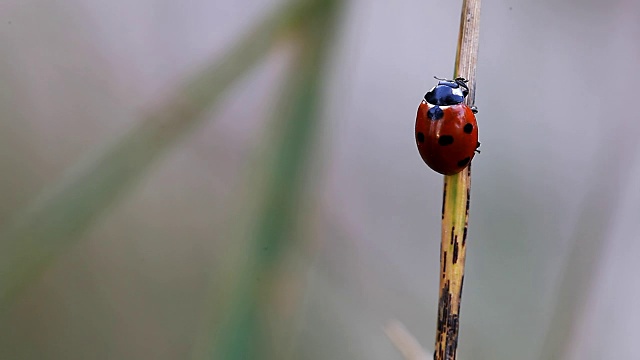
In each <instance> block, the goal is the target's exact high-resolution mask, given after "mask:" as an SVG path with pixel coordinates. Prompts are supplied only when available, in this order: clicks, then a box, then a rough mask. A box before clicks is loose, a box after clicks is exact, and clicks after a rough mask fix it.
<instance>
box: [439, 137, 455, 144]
mask: <svg viewBox="0 0 640 360" xmlns="http://www.w3.org/2000/svg"><path fill="white" fill-rule="evenodd" d="M438 144H440V145H442V146H447V145H451V144H453V136H451V135H440V138H438Z"/></svg>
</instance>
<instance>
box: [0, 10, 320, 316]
mask: <svg viewBox="0 0 640 360" xmlns="http://www.w3.org/2000/svg"><path fill="white" fill-rule="evenodd" d="M309 5H314V2H312V1H309V0H302V1H290V2H288V3H286V4H285V5H284V7H283V8H282V9H281V10H280V11H277V12H275V13H274V14H273V15H271V16H270V17H268V18H267V19H266V20H265V21H263V22H262V23H261V24H259V25H258V26H256V27H255V28H254V29H253V30H252V31H250V32H249V33H248V34H247V35H246V36H245V37H244V38H242V39H241V40H240V41H239V42H238V43H237V45H236V46H235V47H234V48H232V49H231V50H230V51H229V52H228V54H227V55H226V56H224V57H223V58H222V59H221V60H220V61H216V62H215V63H213V65H211V66H208V67H206V68H204V69H202V70H201V71H200V72H198V73H196V74H195V75H194V76H193V77H191V79H188V80H187V81H186V82H185V85H184V86H183V87H182V88H180V89H179V90H178V91H176V92H175V93H174V94H173V96H171V97H170V98H169V99H168V100H167V101H166V102H165V104H164V105H162V106H160V107H159V108H158V109H155V111H152V112H151V113H150V115H149V116H148V117H146V118H145V119H143V120H142V122H141V124H140V125H139V126H137V127H136V128H134V129H133V130H131V131H130V132H129V133H127V134H125V135H124V136H122V138H120V139H118V140H117V141H116V142H115V143H113V144H111V145H110V146H107V147H106V148H104V149H101V150H98V151H97V152H96V154H94V155H92V156H89V157H88V158H87V159H86V160H85V161H84V162H82V163H81V164H79V165H78V166H77V167H75V168H73V169H71V171H70V172H69V173H68V174H67V176H66V177H65V178H64V179H62V181H61V182H60V183H58V184H57V185H55V186H53V187H51V188H50V189H49V190H50V191H48V192H47V193H45V194H42V195H41V196H40V197H39V198H38V199H36V200H35V201H34V203H33V204H32V205H31V206H30V207H29V208H28V209H26V210H24V211H21V212H19V213H18V214H17V215H16V216H15V218H14V219H13V220H12V221H10V222H9V223H8V224H7V226H6V227H5V228H4V229H2V232H1V233H0V311H4V310H6V308H7V307H8V306H10V304H11V302H12V300H13V299H14V298H15V296H16V295H17V294H18V293H19V291H20V290H21V289H23V288H24V287H25V286H26V285H27V284H28V283H30V282H31V281H33V280H34V279H35V278H37V275H38V274H40V273H41V272H42V270H43V269H44V268H45V267H46V265H47V264H49V263H50V262H51V261H52V260H53V259H54V258H55V257H56V256H57V255H58V254H60V253H62V252H63V251H65V250H66V249H68V248H69V247H70V246H71V245H73V244H74V243H75V242H76V241H77V240H78V239H79V238H80V237H81V236H82V234H83V233H84V231H85V230H87V228H88V227H89V226H90V225H91V224H92V223H93V222H94V221H95V220H96V219H98V218H99V217H100V216H101V215H102V214H103V213H104V212H105V211H106V210H107V209H108V208H109V207H110V206H112V205H114V204H115V202H116V200H117V199H119V198H120V197H121V196H122V195H123V193H124V191H125V190H127V189H128V188H130V187H131V186H132V185H134V183H135V181H136V180H138V179H139V178H140V177H141V176H142V175H144V173H145V172H146V170H147V169H148V168H149V165H150V164H151V163H152V161H153V160H155V159H157V158H158V156H159V155H161V154H162V153H163V152H165V151H167V150H169V149H170V148H171V147H172V146H173V145H174V144H175V143H176V140H178V139H179V138H180V137H181V136H183V135H185V134H186V133H188V130H190V129H191V128H193V127H194V126H195V125H197V124H198V123H199V122H200V121H202V120H203V118H202V117H201V115H202V114H203V112H205V111H206V110H209V109H210V107H211V106H212V105H213V104H214V103H215V102H216V101H217V100H219V99H220V97H221V96H222V95H223V93H224V92H225V90H226V89H227V88H228V87H229V86H230V85H231V84H232V83H233V82H234V81H235V80H236V79H238V78H239V77H240V76H241V75H242V74H243V73H244V72H245V71H246V70H247V69H249V68H251V67H252V66H253V65H254V64H255V63H256V62H257V61H258V60H259V59H261V58H262V57H263V56H264V55H265V54H266V53H267V52H268V51H269V49H271V48H272V47H273V46H274V44H275V43H276V42H277V41H278V40H279V39H280V38H281V36H282V35H286V32H287V31H289V30H291V29H292V28H295V27H297V26H300V25H301V24H302V23H303V21H302V20H303V19H304V18H305V17H306V16H308V15H309V14H310V13H313V12H314V11H315V9H314V8H313V7H310V6H309Z"/></svg>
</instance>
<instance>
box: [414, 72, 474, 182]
mask: <svg viewBox="0 0 640 360" xmlns="http://www.w3.org/2000/svg"><path fill="white" fill-rule="evenodd" d="M436 79H438V78H436ZM438 80H439V82H438V85H436V86H435V87H433V89H431V90H429V92H428V93H427V94H426V95H425V96H424V100H422V102H421V103H420V106H419V107H418V115H417V117H416V143H417V145H418V151H419V152H420V156H422V160H424V162H425V163H427V165H429V167H430V168H431V169H433V170H434V171H437V172H439V173H440V174H443V175H453V174H457V173H459V172H460V171H462V170H463V169H464V168H466V167H467V165H469V163H470V162H471V160H472V159H473V156H474V155H475V153H476V151H477V149H478V147H479V146H480V143H479V142H478V124H477V123H476V116H475V113H476V112H477V111H476V110H475V108H473V109H472V108H470V107H468V106H467V105H465V104H464V103H463V101H464V98H465V97H466V96H467V95H468V94H469V87H468V86H467V80H465V79H464V78H461V77H459V78H456V79H454V80H446V79H438Z"/></svg>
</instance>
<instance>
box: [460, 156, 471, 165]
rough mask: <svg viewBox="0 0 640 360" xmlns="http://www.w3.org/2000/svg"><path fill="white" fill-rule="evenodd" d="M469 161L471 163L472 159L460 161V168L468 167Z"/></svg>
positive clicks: (467, 158)
mask: <svg viewBox="0 0 640 360" xmlns="http://www.w3.org/2000/svg"><path fill="white" fill-rule="evenodd" d="M469 161H471V158H470V157H466V158H464V159H462V160H460V161H458V166H460V167H463V166H467V164H468V163H469Z"/></svg>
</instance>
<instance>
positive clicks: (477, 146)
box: [476, 141, 480, 154]
mask: <svg viewBox="0 0 640 360" xmlns="http://www.w3.org/2000/svg"><path fill="white" fill-rule="evenodd" d="M479 147H480V141H478V145H476V152H477V153H478V154H480V150H478V148H479Z"/></svg>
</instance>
